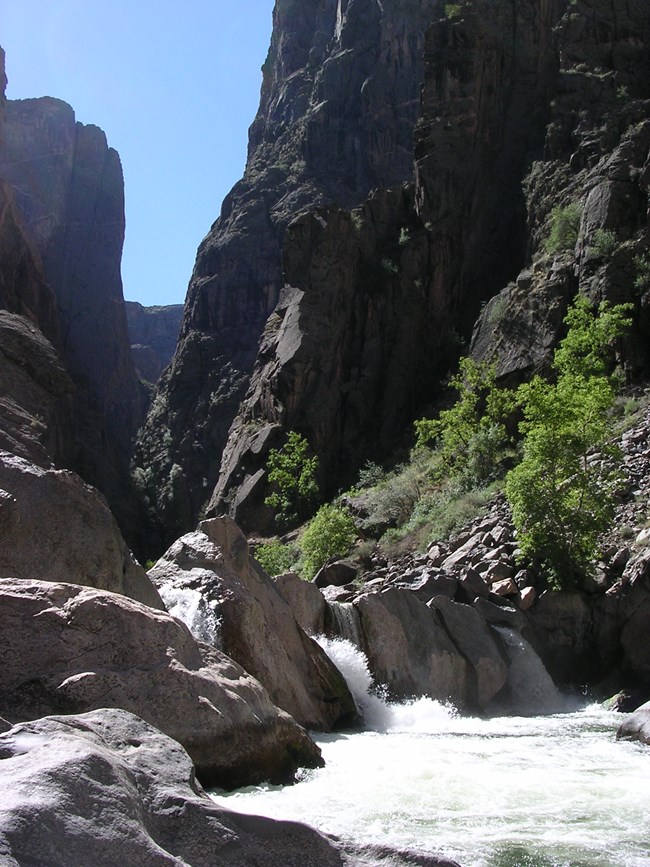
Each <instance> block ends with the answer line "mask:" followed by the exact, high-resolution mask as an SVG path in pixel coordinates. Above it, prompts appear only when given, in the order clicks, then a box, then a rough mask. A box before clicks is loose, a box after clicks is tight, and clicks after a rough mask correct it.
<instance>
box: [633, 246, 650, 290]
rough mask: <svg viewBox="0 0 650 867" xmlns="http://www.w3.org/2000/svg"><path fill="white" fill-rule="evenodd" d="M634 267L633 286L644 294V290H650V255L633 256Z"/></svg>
mask: <svg viewBox="0 0 650 867" xmlns="http://www.w3.org/2000/svg"><path fill="white" fill-rule="evenodd" d="M634 267H635V268H636V277H635V278H634V286H635V288H636V289H639V290H640V291H641V292H645V290H646V289H650V253H639V255H638V256H635V257H634Z"/></svg>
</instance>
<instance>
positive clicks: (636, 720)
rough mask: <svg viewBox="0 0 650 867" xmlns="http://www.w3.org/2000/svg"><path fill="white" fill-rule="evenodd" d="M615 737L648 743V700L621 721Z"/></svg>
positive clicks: (649, 717) (649, 739) (649, 702)
mask: <svg viewBox="0 0 650 867" xmlns="http://www.w3.org/2000/svg"><path fill="white" fill-rule="evenodd" d="M616 739H617V740H626V741H641V743H642V744H650V701H647V702H646V703H645V704H642V705H641V707H638V708H637V709H636V710H635V711H634V713H633V714H631V715H630V716H629V717H628V718H627V719H626V720H625V721H624V722H622V723H621V725H620V726H619V727H618V731H617V732H616Z"/></svg>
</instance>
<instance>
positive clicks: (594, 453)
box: [506, 295, 630, 588]
mask: <svg viewBox="0 0 650 867" xmlns="http://www.w3.org/2000/svg"><path fill="white" fill-rule="evenodd" d="M628 309H629V305H617V306H616V307H610V306H609V305H608V304H607V302H602V303H601V304H600V306H599V307H598V308H597V309H594V308H593V307H592V305H591V304H590V302H589V300H588V299H587V298H586V297H585V296H583V295H579V296H578V297H577V298H576V300H575V302H574V304H573V306H572V307H571V308H570V310H569V312H568V314H567V316H566V318H565V320H564V321H565V323H566V325H567V326H568V332H567V335H566V337H565V338H564V340H563V341H562V342H561V343H560V345H559V347H558V349H557V350H556V352H555V355H554V360H553V368H554V373H555V376H556V380H555V382H549V381H546V380H544V379H542V378H541V377H539V376H536V377H534V378H533V379H532V380H531V381H530V382H529V383H526V384H524V385H522V386H520V388H519V389H518V392H517V400H518V403H519V405H520V407H521V410H522V413H523V421H522V422H521V425H520V431H521V433H522V434H523V458H522V460H521V462H520V463H519V464H518V465H517V466H516V467H515V468H514V469H512V470H511V471H510V473H509V474H508V477H507V479H506V496H507V498H508V501H509V503H510V506H511V509H512V514H513V519H514V523H515V526H516V528H517V534H518V542H519V547H520V549H521V552H522V554H523V556H524V557H525V558H526V559H528V560H530V561H532V562H534V563H536V564H537V565H538V567H540V568H541V569H543V570H544V572H545V574H546V576H547V577H548V579H549V583H550V584H551V586H553V587H555V588H561V587H567V586H570V585H571V584H573V583H574V581H575V579H576V577H577V576H579V575H581V574H584V573H585V571H586V570H587V568H588V566H589V564H590V563H591V561H592V560H593V557H594V555H595V553H596V548H597V542H598V536H599V535H600V533H602V532H603V531H604V530H605V529H606V527H607V524H608V522H609V520H610V519H611V515H612V510H613V502H614V496H613V495H614V490H615V486H616V482H617V478H618V466H619V461H620V458H619V455H618V452H617V449H616V448H615V447H614V446H613V445H612V444H611V443H610V442H608V439H609V424H608V413H609V412H610V410H611V408H612V406H613V403H614V398H615V390H614V385H613V382H612V379H611V377H609V376H608V371H609V369H610V367H611V360H612V354H613V353H612V347H613V344H614V342H615V341H616V339H617V338H619V337H620V336H621V335H622V334H623V333H624V331H625V329H626V328H627V327H628V326H629V324H630V320H629V319H628V318H626V313H627V312H628Z"/></svg>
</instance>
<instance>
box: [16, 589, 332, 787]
mask: <svg viewBox="0 0 650 867" xmlns="http://www.w3.org/2000/svg"><path fill="white" fill-rule="evenodd" d="M0 600H1V604H0V621H1V622H0V653H1V655H2V659H3V665H2V670H1V672H0V712H1V713H2V714H3V715H4V716H5V717H6V718H7V719H9V720H11V721H14V722H15V721H18V720H29V719H35V718H37V717H40V716H42V715H47V714H51V713H81V712H85V711H89V710H95V709H97V708H100V707H107V706H108V707H118V708H122V709H123V710H128V711H130V712H132V713H135V714H137V715H138V716H140V717H141V718H142V719H144V720H146V721H147V722H149V723H150V724H151V725H154V726H156V728H159V729H160V730H161V731H162V732H164V733H165V734H167V735H169V736H170V737H173V738H174V739H175V740H178V741H179V742H180V743H181V744H183V746H184V747H185V748H186V749H187V751H188V753H189V754H190V756H191V757H192V760H193V762H194V763H195V765H196V768H197V774H198V776H199V779H201V780H202V781H203V782H204V783H205V784H206V785H219V786H223V787H226V788H228V787H236V786H242V785H249V784H254V783H257V782H260V781H262V780H272V781H275V782H287V781H289V780H291V779H292V778H293V774H294V772H295V771H296V768H297V767H301V766H302V767H305V766H307V767H315V766H318V765H319V764H320V763H321V761H322V760H321V757H320V750H319V749H318V748H317V747H316V745H315V744H314V743H313V741H311V739H310V738H309V736H308V735H307V733H306V732H305V731H304V730H303V729H302V728H300V727H299V726H298V725H297V724H296V723H295V722H294V720H293V719H292V718H291V717H290V716H289V715H288V714H287V713H285V712H284V711H281V710H279V709H278V708H277V707H275V706H274V705H273V704H272V702H271V700H270V698H269V696H268V693H267V692H266V690H265V689H264V688H263V687H262V686H261V685H260V684H259V683H258V682H257V681H256V680H255V679H254V678H253V677H251V675H249V674H248V673H247V672H245V671H244V670H243V669H242V668H241V666H239V665H237V663H235V662H233V661H232V660H231V659H229V658H228V657H227V656H225V655H224V654H223V653H221V652H220V651H218V650H217V649H216V648H214V647H209V646H208V645H204V644H199V643H198V642H197V641H196V640H195V639H194V638H193V637H192V635H191V633H190V632H189V630H188V629H187V627H186V626H185V625H184V624H182V623H180V622H179V621H178V620H175V619H174V618H173V617H171V616H170V615H169V614H167V612H163V611H155V610H154V609H151V608H148V607H146V606H144V605H141V604H140V603H138V602H134V601H132V600H130V599H126V598H125V597H123V596H119V595H117V594H113V593H107V592H103V591H99V590H94V589H90V588H86V587H80V586H77V585H73V584H54V583H47V582H44V581H28V580H23V581H19V580H12V579H8V578H7V579H0Z"/></svg>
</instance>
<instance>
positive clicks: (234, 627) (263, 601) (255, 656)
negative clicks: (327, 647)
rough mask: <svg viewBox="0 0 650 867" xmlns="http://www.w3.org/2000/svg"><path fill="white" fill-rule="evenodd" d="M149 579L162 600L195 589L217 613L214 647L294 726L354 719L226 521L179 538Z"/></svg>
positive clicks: (336, 677) (318, 652) (350, 704)
mask: <svg viewBox="0 0 650 867" xmlns="http://www.w3.org/2000/svg"><path fill="white" fill-rule="evenodd" d="M149 576H150V577H151V578H152V579H153V581H154V583H155V584H156V586H157V587H158V588H159V589H160V592H161V594H162V596H163V598H165V597H166V595H167V594H168V593H170V591H171V592H172V593H173V592H175V591H178V590H179V589H180V590H194V591H197V590H198V591H199V592H200V593H201V595H202V596H203V598H204V599H205V600H207V602H208V604H209V605H210V606H211V608H212V609H213V610H214V612H215V613H216V614H217V616H218V617H219V618H220V626H219V639H218V640H219V645H220V647H221V649H222V650H223V651H224V652H225V653H227V654H228V655H229V656H231V657H232V658H233V659H235V660H236V661H237V662H238V663H239V664H240V665H242V666H243V667H244V668H245V669H246V671H248V672H250V673H251V674H252V675H253V676H254V677H256V678H257V679H258V680H259V681H260V683H261V684H263V686H264V687H265V688H266V689H267V690H268V692H269V695H270V696H271V698H272V700H273V701H274V702H275V704H277V705H278V707H281V708H282V709H283V710H286V711H287V712H288V713H290V714H291V715H292V716H293V717H294V718H295V719H296V720H297V721H298V722H299V723H300V724H301V725H304V726H306V727H307V728H311V729H319V730H325V731H329V730H331V729H333V728H337V727H341V726H346V725H350V724H352V723H354V722H355V721H356V719H357V716H356V710H355V706H354V700H353V698H352V696H351V695H350V692H349V690H348V688H347V684H346V683H345V680H344V678H343V676H342V675H341V674H340V672H339V671H338V669H337V668H336V667H335V666H334V665H333V664H332V663H331V662H330V660H329V659H328V657H327V656H326V654H325V652H324V651H323V650H322V649H321V648H320V647H319V646H318V645H317V644H316V642H315V641H313V640H312V639H311V638H309V637H308V636H307V635H306V634H305V633H304V632H303V630H302V629H301V628H300V626H299V625H298V623H297V622H296V618H295V617H294V616H293V614H292V612H291V609H290V608H289V605H288V604H287V602H286V601H285V599H284V598H283V596H282V595H281V594H280V592H279V591H278V589H277V587H276V585H275V584H274V583H273V581H272V580H271V579H270V578H269V576H268V575H267V574H266V573H265V572H264V570H263V569H262V568H261V566H260V565H259V564H258V563H257V562H256V561H255V560H254V559H253V558H252V557H251V556H250V552H249V548H248V543H247V541H246V538H245V537H244V535H243V534H242V532H241V531H240V530H239V528H238V527H237V525H236V524H235V523H234V521H232V520H231V519H230V518H213V519H212V520H209V521H203V522H202V523H201V524H200V525H199V530H198V531H197V532H195V533H188V534H186V535H185V536H182V537H181V538H180V539H178V540H177V541H176V542H175V543H174V544H173V545H172V546H171V548H170V549H169V550H168V551H167V552H166V553H165V555H164V556H163V557H162V559H160V560H159V561H158V562H157V563H156V565H155V566H154V567H153V569H151V570H150V571H149Z"/></svg>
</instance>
